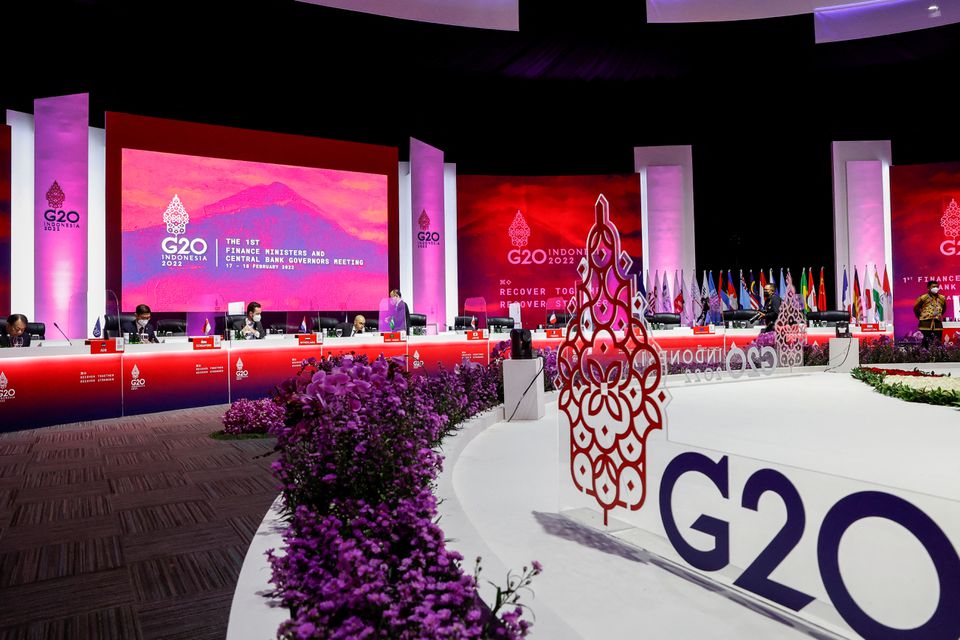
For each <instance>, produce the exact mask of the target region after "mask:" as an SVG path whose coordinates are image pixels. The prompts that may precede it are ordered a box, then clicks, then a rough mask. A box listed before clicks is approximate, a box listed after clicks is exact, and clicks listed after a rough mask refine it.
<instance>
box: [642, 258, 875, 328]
mask: <svg viewBox="0 0 960 640" xmlns="http://www.w3.org/2000/svg"><path fill="white" fill-rule="evenodd" d="M757 273H758V276H757V277H755V276H754V271H753V270H752V269H750V270H748V271H746V272H744V271H743V270H742V269H741V270H740V272H739V277H737V275H735V274H734V273H733V271H732V270H730V269H728V270H727V271H726V273H724V271H723V270H720V271H719V272H718V274H717V276H718V277H717V278H716V279H715V278H714V272H713V271H704V272H703V276H702V278H701V280H700V282H699V283H698V282H697V277H696V274H694V275H693V276H692V277H691V278H690V280H689V282H688V281H687V279H686V278H685V277H684V274H683V271H674V272H673V273H672V277H671V274H670V273H669V272H664V273H663V275H662V276H661V274H660V272H659V271H654V272H653V273H652V274H651V272H650V271H647V273H646V274H645V277H640V278H638V282H639V285H638V288H639V293H640V295H641V296H643V298H644V299H645V300H646V303H647V311H646V313H647V314H648V315H649V314H653V313H678V314H680V321H681V324H683V325H686V326H693V325H697V324H707V323H711V322H712V323H720V322H722V321H723V316H722V313H723V312H724V311H736V310H739V309H746V310H760V309H762V308H763V305H764V304H765V302H766V299H765V298H766V294H765V292H764V287H765V286H766V285H767V284H773V286H774V288H775V290H776V292H777V295H778V296H780V298H781V299H785V298H786V295H787V287H788V286H790V285H792V286H793V287H794V290H795V291H796V293H797V296H798V297H799V298H800V300H802V302H803V310H804V312H811V311H826V310H828V306H827V283H826V278H825V269H824V267H820V273H819V274H815V273H814V270H813V268H807V269H803V270H802V271H801V274H800V282H799V287H798V286H797V284H796V281H795V280H794V279H793V275H792V273H791V271H790V270H789V269H786V270H785V269H782V268H781V269H780V271H779V274H774V271H773V269H768V270H766V271H765V270H763V269H761V270H760V271H758V272H757ZM816 275H819V278H817V277H815V276H816ZM775 276H776V277H775ZM671 282H672V285H671ZM892 303H893V296H892V293H891V290H890V279H889V275H888V273H887V270H886V268H884V270H883V277H882V278H881V277H880V273H879V272H878V271H877V267H876V265H872V271H871V265H868V267H867V268H865V269H864V276H863V289H861V288H860V276H859V272H858V270H857V268H856V267H855V268H854V275H853V279H852V281H848V277H847V269H846V267H845V268H844V270H843V295H842V301H841V306H840V308H842V309H847V310H849V311H850V312H851V314H855V317H856V318H857V321H858V322H884V321H886V322H889V321H890V320H891V319H892V311H893V307H892Z"/></svg>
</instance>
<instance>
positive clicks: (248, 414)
mask: <svg viewBox="0 0 960 640" xmlns="http://www.w3.org/2000/svg"><path fill="white" fill-rule="evenodd" d="M285 417H286V411H284V408H283V406H282V405H280V404H277V402H275V401H274V400H273V399H272V398H261V399H260V400H237V401H236V402H234V403H233V404H232V405H231V406H230V408H229V409H227V412H226V413H225V414H223V431H224V433H228V434H230V435H245V434H249V433H273V432H275V431H276V430H278V429H280V428H281V427H283V421H284V418H285Z"/></svg>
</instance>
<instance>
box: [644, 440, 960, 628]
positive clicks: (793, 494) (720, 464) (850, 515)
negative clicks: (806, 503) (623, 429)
mask: <svg viewBox="0 0 960 640" xmlns="http://www.w3.org/2000/svg"><path fill="white" fill-rule="evenodd" d="M686 473H699V474H701V475H703V476H705V477H706V478H707V479H708V480H709V481H710V482H711V483H712V484H713V485H714V486H715V487H716V488H717V491H718V492H719V493H720V495H721V496H722V497H723V499H725V500H727V499H729V498H730V487H729V465H728V459H727V456H723V457H722V458H720V460H718V461H717V462H714V461H713V460H711V459H710V458H708V457H707V456H705V455H703V454H701V453H696V452H693V451H690V452H687V453H682V454H680V455H678V456H677V457H675V458H674V459H673V460H671V461H670V464H668V465H667V468H666V469H665V470H664V472H663V477H662V478H661V481H660V519H661V520H662V522H663V528H664V530H665V531H666V533H667V538H669V539H670V543H671V544H672V545H673V548H674V549H675V550H676V551H677V553H678V554H680V557H681V558H683V559H684V561H686V562H687V563H689V564H690V565H691V566H693V567H696V568H697V569H700V570H701V571H719V570H720V569H723V568H725V567H726V566H727V565H728V564H729V563H730V523H729V522H727V521H725V520H721V519H719V518H715V517H713V516H708V515H706V514H702V515H700V517H698V518H697V519H696V520H695V521H694V522H693V524H692V525H690V527H691V528H692V529H693V530H695V531H699V532H701V533H704V534H706V535H708V536H710V537H711V538H713V548H712V549H707V550H701V549H698V548H696V547H694V546H692V545H691V544H690V543H689V542H687V541H686V540H685V539H684V537H683V535H682V534H681V533H680V529H679V527H678V526H677V521H676V518H675V517H674V514H673V488H674V486H675V485H676V484H677V481H678V480H679V479H680V477H681V476H683V475H684V474H686ZM767 492H770V493H773V494H776V495H777V496H779V497H780V499H781V500H782V501H783V505H784V507H786V522H785V523H784V524H783V527H782V528H781V529H780V531H778V532H777V534H776V535H775V536H773V539H772V540H771V541H770V542H769V544H767V546H766V548H765V549H764V550H763V551H761V552H760V554H759V555H758V556H757V557H756V558H755V559H754V560H753V562H752V563H751V564H750V566H748V567H747V568H746V569H745V570H744V571H743V573H742V574H740V577H738V578H737V579H736V580H735V581H734V583H733V584H735V585H736V586H738V587H740V588H741V589H746V590H747V591H751V592H753V593H755V594H757V595H759V596H762V597H763V598H766V599H767V600H771V601H773V602H776V603H777V604H779V605H782V606H784V607H787V608H788V609H791V610H793V611H800V610H801V609H803V608H804V607H806V606H807V605H808V604H810V603H811V602H812V601H813V600H814V597H813V596H811V595H808V594H806V593H803V592H802V591H798V590H797V589H794V588H792V587H790V586H788V585H785V584H783V583H780V582H777V581H776V580H774V579H772V578H771V577H770V575H771V573H773V571H774V570H776V568H777V567H778V566H780V563H781V562H783V560H784V559H785V558H786V557H787V555H789V553H790V552H791V551H792V550H793V548H794V547H795V546H796V545H797V543H799V542H800V539H801V538H802V537H803V531H804V527H805V526H806V514H805V511H804V507H803V500H802V499H801V498H800V493H799V492H798V491H797V489H796V487H795V486H794V485H793V483H792V482H790V480H789V479H788V478H787V477H786V476H785V475H783V474H782V473H780V472H779V471H775V470H773V469H760V470H758V471H756V472H754V473H753V474H752V475H751V476H750V477H749V478H748V479H747V482H746V484H744V487H743V495H742V496H741V502H740V505H741V506H742V507H743V508H744V509H750V510H751V511H757V510H758V509H759V504H760V498H761V497H762V496H763V495H764V494H766V493H767ZM867 518H882V519H885V520H890V521H891V522H894V523H896V524H898V525H900V526H901V527H903V528H904V529H906V530H907V531H909V532H910V534H911V535H913V536H914V537H915V538H916V539H917V540H918V541H919V542H920V544H922V545H923V547H924V549H925V550H926V552H927V554H928V555H929V557H930V560H931V561H932V563H933V566H934V568H935V569H936V572H937V578H938V581H939V583H940V594H939V599H938V601H937V603H936V609H935V610H934V612H933V615H931V616H930V618H929V619H928V620H927V621H926V622H924V623H923V624H922V625H920V626H919V627H915V628H913V629H898V628H895V627H889V626H887V625H885V624H883V623H882V622H879V621H877V620H874V619H873V618H872V617H870V615H869V614H868V613H867V612H866V611H864V610H863V608H862V607H861V606H860V605H859V604H857V602H856V601H855V600H854V598H853V596H852V595H851V594H850V591H849V589H848V588H847V584H846V583H845V582H844V579H843V575H842V574H841V571H840V540H841V538H843V535H844V533H846V532H847V530H848V529H850V527H851V526H853V525H854V524H855V523H857V522H859V521H861V520H864V519H867ZM881 559H882V558H877V560H878V561H879V560H881ZM817 564H818V567H819V570H820V578H821V579H822V580H823V586H824V587H825V588H826V590H827V594H828V595H829V596H830V600H831V601H832V602H833V605H834V607H836V609H837V612H838V613H839V614H840V615H841V617H843V619H844V620H845V621H846V622H847V624H849V625H850V627H851V628H852V629H853V630H854V631H856V632H857V633H859V634H860V635H862V636H863V637H864V638H885V639H898V640H899V639H904V640H906V639H907V638H911V639H912V638H924V639H925V640H926V639H941V638H942V639H947V638H950V639H955V638H957V637H958V636H960V608H958V607H957V606H956V602H955V598H956V594H958V593H960V557H958V555H957V551H956V549H954V547H953V545H952V544H951V542H950V540H949V538H947V536H946V534H945V533H944V532H943V530H942V529H941V528H940V527H939V526H938V525H937V523H936V522H934V521H933V519H932V518H931V517H930V516H928V515H927V514H926V513H924V512H923V511H921V510H920V509H919V508H918V507H916V506H915V505H913V504H911V503H910V502H908V501H906V500H904V499H903V498H900V497H898V496H895V495H892V494H889V493H883V492H880V491H859V492H857V493H853V494H850V495H848V496H846V497H844V498H841V499H840V500H838V501H837V502H836V504H834V505H833V506H832V507H830V509H829V510H828V511H827V514H826V515H825V516H824V518H823V522H822V523H821V525H820V531H819V534H818V536H817Z"/></svg>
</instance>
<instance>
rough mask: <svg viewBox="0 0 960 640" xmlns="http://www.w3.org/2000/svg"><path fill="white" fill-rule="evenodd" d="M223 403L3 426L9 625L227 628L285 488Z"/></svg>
mask: <svg viewBox="0 0 960 640" xmlns="http://www.w3.org/2000/svg"><path fill="white" fill-rule="evenodd" d="M52 401H54V402H55V400H52ZM225 409H226V406H225V405H223V406H218V407H207V408H202V409H190V410H183V411H171V412H167V413H157V414H150V415H145V416H137V417H130V418H121V419H116V420H103V421H97V422H86V423H77V424H73V425H66V426H61V427H48V428H43V429H36V430H32V431H18V432H13V433H0V639H6V638H31V639H33V638H56V639H67V638H97V639H112V638H117V639H123V640H136V639H138V638H143V639H154V638H182V639H184V640H186V639H188V638H189V639H190V640H198V639H203V638H217V639H220V638H223V637H224V635H225V634H226V628H227V619H228V617H229V614H230V603H231V600H232V598H233V590H234V586H235V585H236V581H237V576H238V575H239V573H240V566H241V565H242V563H243V558H244V555H245V554H246V551H247V547H248V546H249V544H250V540H251V539H252V538H253V534H254V532H255V531H256V529H257V526H258V525H259V524H260V521H261V520H262V519H263V516H264V514H265V513H266V511H267V509H268V508H269V506H270V504H271V503H272V502H273V500H274V498H276V496H277V493H278V491H277V488H276V483H275V481H274V479H273V477H272V475H271V473H270V469H269V467H270V462H271V461H272V460H273V456H272V455H271V456H268V457H264V458H260V457H258V456H262V455H264V454H269V452H270V451H271V450H272V448H273V444H274V441H273V439H269V440H245V441H226V442H224V441H217V440H213V439H211V438H210V437H209V434H210V433H211V432H213V431H216V430H219V429H221V428H222V425H221V424H220V416H221V415H222V414H223V412H224V410H225Z"/></svg>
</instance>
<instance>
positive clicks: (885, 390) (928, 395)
mask: <svg viewBox="0 0 960 640" xmlns="http://www.w3.org/2000/svg"><path fill="white" fill-rule="evenodd" d="M850 375H852V376H853V377H854V378H856V379H857V380H860V381H862V382H865V383H867V384H868V385H870V386H871V387H873V388H874V389H875V390H876V391H877V392H879V393H882V394H883V395H885V396H890V397H892V398H899V399H901V400H906V401H907V402H923V403H925V404H934V405H940V406H946V407H960V393H958V392H956V391H945V390H943V389H914V388H912V387H907V386H904V385H902V384H887V383H885V382H884V379H885V378H886V374H884V373H876V372H874V371H870V370H869V369H868V368H864V367H859V368H857V369H854V370H853V371H851V372H850Z"/></svg>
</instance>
